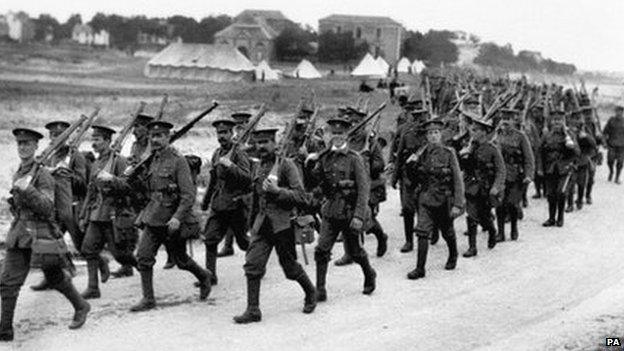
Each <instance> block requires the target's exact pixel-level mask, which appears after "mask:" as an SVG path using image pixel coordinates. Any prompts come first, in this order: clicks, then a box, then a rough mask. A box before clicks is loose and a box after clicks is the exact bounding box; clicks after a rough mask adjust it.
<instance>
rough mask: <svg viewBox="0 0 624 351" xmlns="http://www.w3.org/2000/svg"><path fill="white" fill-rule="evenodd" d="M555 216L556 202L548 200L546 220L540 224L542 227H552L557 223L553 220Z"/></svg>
mask: <svg viewBox="0 0 624 351" xmlns="http://www.w3.org/2000/svg"><path fill="white" fill-rule="evenodd" d="M556 215H557V201H556V200H554V199H551V198H549V199H548V220H546V222H544V223H542V226H544V227H552V226H554V225H555V224H556V223H557V221H556V220H555V216H556Z"/></svg>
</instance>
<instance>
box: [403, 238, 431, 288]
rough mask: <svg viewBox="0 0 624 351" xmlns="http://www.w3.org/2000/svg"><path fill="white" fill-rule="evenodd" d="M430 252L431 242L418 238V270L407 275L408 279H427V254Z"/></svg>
mask: <svg viewBox="0 0 624 351" xmlns="http://www.w3.org/2000/svg"><path fill="white" fill-rule="evenodd" d="M428 251H429V240H428V238H425V237H419V238H418V257H417V260H416V268H415V269H414V270H413V271H411V272H409V273H407V279H412V280H415V279H420V278H424V277H425V264H426V263H427V252H428Z"/></svg>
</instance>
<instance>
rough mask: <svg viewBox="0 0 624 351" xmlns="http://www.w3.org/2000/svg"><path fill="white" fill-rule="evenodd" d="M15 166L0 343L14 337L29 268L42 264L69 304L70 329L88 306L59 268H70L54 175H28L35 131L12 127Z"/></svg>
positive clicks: (0, 280) (0, 287) (1, 283)
mask: <svg viewBox="0 0 624 351" xmlns="http://www.w3.org/2000/svg"><path fill="white" fill-rule="evenodd" d="M13 135H14V136H15V139H16V141H17V152H18V154H19V157H20V165H19V168H18V170H17V172H16V173H15V175H14V176H13V188H12V190H11V193H12V195H13V198H12V205H11V208H12V213H13V215H14V217H13V222H12V223H11V227H10V229H9V233H8V234H7V237H6V242H5V243H6V247H7V250H6V256H5V258H4V265H3V268H2V274H1V275H0V298H1V300H2V301H1V304H0V305H1V308H0V312H1V313H0V341H11V340H13V317H14V312H15V306H16V305H17V296H18V295H19V291H20V288H21V287H22V285H23V284H24V281H25V280H26V277H27V276H28V272H29V270H30V268H31V267H34V268H41V269H42V270H43V274H44V276H45V280H46V282H47V284H48V285H49V286H51V287H52V288H54V289H56V290H58V291H59V292H61V293H62V294H63V295H64V296H65V297H66V298H67V299H68V300H69V301H70V302H71V304H72V306H73V307H74V317H73V318H72V321H71V323H70V324H69V328H70V329H77V328H80V327H81V326H82V325H83V324H84V323H85V321H86V319H87V314H88V313H89V310H90V309H91V306H90V305H89V303H87V301H85V299H83V298H82V296H80V294H79V293H78V291H77V290H76V288H75V287H74V285H73V284H72V282H71V279H70V278H69V277H68V276H67V275H66V274H65V272H64V271H63V269H64V268H68V267H70V265H71V263H70V262H69V260H68V257H67V253H68V250H67V246H66V244H65V242H64V241H63V234H62V233H61V232H60V231H59V229H58V226H57V224H56V223H55V221H54V178H53V176H52V175H51V174H50V173H49V172H48V171H47V170H46V169H45V168H39V169H38V170H37V172H36V173H35V174H34V175H33V173H32V171H33V167H37V164H36V162H35V152H36V151H37V147H38V146H39V140H40V139H41V138H43V135H41V134H40V133H38V132H36V131H34V130H31V129H26V128H17V129H14V130H13Z"/></svg>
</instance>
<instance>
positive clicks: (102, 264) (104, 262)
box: [98, 255, 110, 283]
mask: <svg viewBox="0 0 624 351" xmlns="http://www.w3.org/2000/svg"><path fill="white" fill-rule="evenodd" d="M98 268H99V270H100V279H101V282H102V283H106V282H107V281H108V278H110V268H109V267H108V258H106V257H104V256H102V255H100V257H99V260H98Z"/></svg>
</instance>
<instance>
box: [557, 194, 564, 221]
mask: <svg viewBox="0 0 624 351" xmlns="http://www.w3.org/2000/svg"><path fill="white" fill-rule="evenodd" d="M564 207H565V198H564V199H559V201H558V203H557V227H563V216H564V213H565V212H564Z"/></svg>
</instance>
